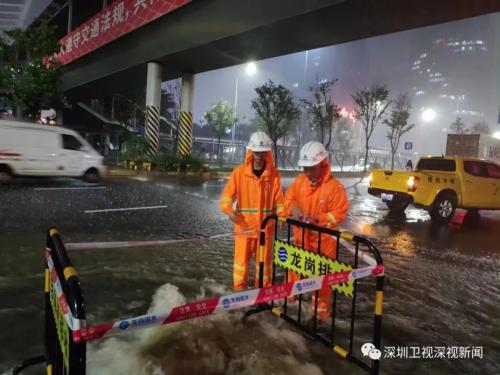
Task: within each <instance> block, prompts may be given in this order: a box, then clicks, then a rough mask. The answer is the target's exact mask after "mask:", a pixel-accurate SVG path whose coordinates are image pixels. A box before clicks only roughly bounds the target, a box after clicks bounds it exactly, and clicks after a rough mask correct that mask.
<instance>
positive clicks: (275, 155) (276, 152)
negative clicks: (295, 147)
mask: <svg viewBox="0 0 500 375" xmlns="http://www.w3.org/2000/svg"><path fill="white" fill-rule="evenodd" d="M273 150H274V165H275V166H276V168H277V167H278V165H279V164H278V145H277V144H276V142H273Z"/></svg>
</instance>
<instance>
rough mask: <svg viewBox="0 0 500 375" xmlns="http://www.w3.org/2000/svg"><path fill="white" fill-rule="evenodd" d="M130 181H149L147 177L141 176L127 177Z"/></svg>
mask: <svg viewBox="0 0 500 375" xmlns="http://www.w3.org/2000/svg"><path fill="white" fill-rule="evenodd" d="M129 178H130V179H131V180H136V181H140V182H146V181H149V178H148V177H142V176H135V177H129Z"/></svg>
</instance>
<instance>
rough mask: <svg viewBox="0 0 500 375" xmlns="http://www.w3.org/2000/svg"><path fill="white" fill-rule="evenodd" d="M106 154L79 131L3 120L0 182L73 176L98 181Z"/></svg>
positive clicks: (103, 169) (102, 173)
mask: <svg viewBox="0 0 500 375" xmlns="http://www.w3.org/2000/svg"><path fill="white" fill-rule="evenodd" d="M102 161H103V157H102V156H101V155H99V153H98V152H97V151H96V150H94V149H93V148H92V146H90V145H89V144H88V143H87V141H86V140H85V139H83V138H82V137H81V136H80V135H79V134H78V133H76V132H74V131H72V130H69V129H65V128H61V127H57V126H50V125H37V124H30V123H25V122H17V121H5V120H0V184H2V183H7V182H10V181H11V180H12V178H13V177H14V176H71V177H83V178H84V179H85V180H87V181H97V180H98V179H99V178H100V177H101V176H103V175H104V173H105V167H104V165H103V162H102Z"/></svg>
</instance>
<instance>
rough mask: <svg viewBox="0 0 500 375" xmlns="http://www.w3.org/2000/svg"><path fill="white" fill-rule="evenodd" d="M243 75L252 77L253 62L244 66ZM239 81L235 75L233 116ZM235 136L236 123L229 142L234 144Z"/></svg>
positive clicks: (254, 70) (253, 70)
mask: <svg viewBox="0 0 500 375" xmlns="http://www.w3.org/2000/svg"><path fill="white" fill-rule="evenodd" d="M245 73H246V75H247V76H248V77H253V76H254V75H255V74H256V73H257V64H255V63H254V62H253V61H250V62H249V63H247V64H245ZM239 80H240V76H239V75H236V81H235V85H234V114H235V115H237V113H238V111H237V105H238V82H239ZM235 134H236V122H235V123H234V124H233V131H232V134H231V141H232V143H233V144H234V141H235Z"/></svg>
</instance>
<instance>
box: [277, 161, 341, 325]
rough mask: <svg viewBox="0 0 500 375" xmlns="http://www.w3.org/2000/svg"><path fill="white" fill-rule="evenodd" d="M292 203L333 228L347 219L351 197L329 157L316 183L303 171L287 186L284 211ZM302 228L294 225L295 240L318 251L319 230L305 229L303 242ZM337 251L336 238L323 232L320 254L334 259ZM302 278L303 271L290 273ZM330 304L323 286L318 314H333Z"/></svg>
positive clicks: (289, 209)
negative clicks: (338, 177)
mask: <svg viewBox="0 0 500 375" xmlns="http://www.w3.org/2000/svg"><path fill="white" fill-rule="evenodd" d="M293 206H297V207H298V208H299V209H300V210H301V211H302V213H303V214H304V216H305V217H303V218H300V219H299V220H301V221H309V222H311V223H312V224H316V225H318V226H321V227H327V228H334V227H336V226H337V225H339V224H340V223H341V222H343V221H344V220H345V218H346V216H347V211H348V210H349V200H348V197H347V194H346V192H345V190H344V187H343V186H342V184H341V183H340V182H338V181H337V180H336V179H334V178H333V177H332V176H331V173H330V163H329V162H328V160H324V161H322V174H321V177H320V180H319V181H318V183H317V184H316V185H315V186H311V183H310V182H309V179H308V178H307V177H306V175H305V174H300V175H298V176H297V178H296V179H295V181H294V182H293V183H292V185H290V187H289V188H288V189H287V190H286V194H285V212H286V213H287V215H288V216H292V207H293ZM302 231H303V229H301V228H298V227H296V226H293V235H294V237H295V244H296V245H297V246H299V247H303V248H304V249H307V250H310V251H314V252H316V253H317V252H318V244H319V241H318V237H319V236H318V232H314V231H309V230H305V233H304V243H302V235H303V233H302ZM336 251H337V249H336V241H335V238H334V237H332V236H329V235H322V236H321V255H325V256H327V257H330V258H332V259H335V258H336V255H337V254H336ZM299 279H300V275H298V274H296V273H295V272H289V273H288V282H291V281H297V280H299ZM315 301H316V298H315V295H313V302H312V305H311V307H312V309H314V305H315V303H316V302H315ZM330 306H331V290H330V288H324V289H321V290H320V291H319V292H318V303H317V314H318V316H319V317H321V318H328V317H329V316H330Z"/></svg>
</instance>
